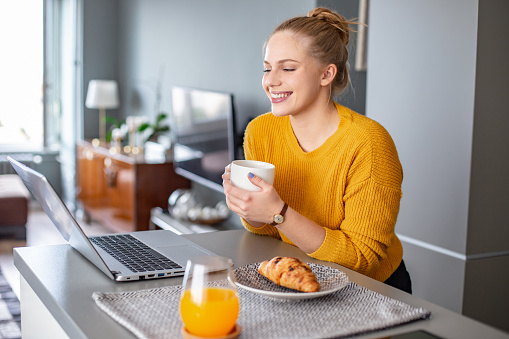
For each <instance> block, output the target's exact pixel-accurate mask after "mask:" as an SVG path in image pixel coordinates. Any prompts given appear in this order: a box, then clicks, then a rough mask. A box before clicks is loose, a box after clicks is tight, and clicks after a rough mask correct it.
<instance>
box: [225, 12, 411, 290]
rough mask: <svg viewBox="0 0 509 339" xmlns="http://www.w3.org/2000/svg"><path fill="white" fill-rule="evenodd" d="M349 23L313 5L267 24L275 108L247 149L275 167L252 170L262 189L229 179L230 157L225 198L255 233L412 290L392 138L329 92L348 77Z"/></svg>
mask: <svg viewBox="0 0 509 339" xmlns="http://www.w3.org/2000/svg"><path fill="white" fill-rule="evenodd" d="M351 24H353V23H352V22H350V21H347V20H345V18H344V17H342V16H341V15H339V14H337V13H335V12H332V11H330V10H328V9H325V8H317V9H314V10H312V11H311V12H310V13H309V14H308V15H307V16H305V17H296V18H292V19H289V20H287V21H285V22H283V23H282V24H281V25H279V26H278V27H277V28H276V29H275V30H274V31H273V32H272V34H271V36H270V37H269V39H268V41H267V42H266V44H265V46H264V52H265V53H264V60H263V63H264V67H265V69H264V75H263V81H262V85H263V88H264V90H265V92H266V93H267V96H268V98H269V100H270V101H271V103H272V112H270V113H266V114H263V115H260V116H258V117H257V118H256V119H254V120H253V121H252V122H251V123H250V124H249V125H248V127H247V128H246V131H245V139H244V152H245V156H246V159H251V160H260V161H265V162H270V163H272V164H274V165H275V166H276V175H275V180H274V185H273V186H272V185H270V184H268V183H267V182H265V181H263V180H262V179H261V178H259V177H256V176H254V175H252V174H249V177H250V180H251V182H252V183H253V184H255V185H257V186H259V187H260V188H261V191H260V192H249V191H245V190H242V189H239V188H236V187H233V186H232V185H231V184H230V180H229V178H230V170H229V166H228V167H227V168H226V170H225V173H224V174H223V179H224V183H223V187H224V192H225V194H226V202H227V204H228V207H229V208H230V209H231V210H232V211H233V212H235V213H237V214H238V215H239V216H240V217H241V220H242V223H243V225H244V227H245V228H246V229H247V230H249V231H251V232H253V233H256V234H260V235H268V236H272V237H275V238H278V239H281V240H282V241H284V242H287V243H289V244H293V245H295V246H298V247H299V248H300V249H302V250H303V251H304V252H306V253H307V254H308V255H309V256H311V257H313V258H316V259H319V260H325V261H331V262H335V263H338V264H340V265H343V266H345V267H348V268H351V269H353V270H355V271H357V272H360V273H363V274H365V275H367V276H369V277H372V278H374V279H376V280H379V281H383V282H386V283H388V284H390V285H392V286H395V287H398V288H400V289H403V290H405V291H407V292H409V293H411V282H410V277H409V275H408V273H407V271H406V269H405V266H404V263H403V261H402V257H403V248H402V246H401V243H400V241H399V239H398V238H397V236H396V234H395V233H394V225H395V223H396V218H397V216H398V211H399V204H400V199H401V195H402V192H401V182H402V180H403V171H402V168H401V164H400V162H399V159H398V154H397V151H396V147H395V145H394V143H393V141H392V139H391V137H390V135H389V134H388V133H387V131H386V130H385V129H384V128H383V127H382V126H381V125H380V124H378V123H377V122H375V121H373V120H371V119H369V118H367V117H365V116H363V115H360V114H358V113H356V112H353V111H352V110H350V109H348V108H346V107H344V106H341V105H339V104H337V103H336V102H334V101H333V100H332V96H333V95H335V94H338V93H341V92H342V91H343V90H344V89H345V88H346V86H347V85H348V83H349V77H348V65H347V61H348V51H347V45H348V40H349V34H350V32H351V28H350V27H349V26H350V25H351ZM281 217H283V218H281ZM281 220H282V221H281Z"/></svg>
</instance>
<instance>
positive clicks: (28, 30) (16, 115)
mask: <svg viewBox="0 0 509 339" xmlns="http://www.w3.org/2000/svg"><path fill="white" fill-rule="evenodd" d="M43 19H44V3H43V0H17V1H2V2H0V41H2V46H3V47H2V54H1V55H0V74H1V76H0V79H1V80H0V151H27V150H40V149H42V148H43V146H44V114H43V111H44V109H43V107H44V101H43V83H44V79H43V67H44V65H43V61H44V59H43V55H44V54H43V53H44V50H43V45H44V38H43V25H44V20H43Z"/></svg>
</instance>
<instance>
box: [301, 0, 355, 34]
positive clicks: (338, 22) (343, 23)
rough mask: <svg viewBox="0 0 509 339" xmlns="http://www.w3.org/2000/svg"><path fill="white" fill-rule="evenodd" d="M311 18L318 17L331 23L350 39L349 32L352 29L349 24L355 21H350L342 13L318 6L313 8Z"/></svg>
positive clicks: (310, 13)
mask: <svg viewBox="0 0 509 339" xmlns="http://www.w3.org/2000/svg"><path fill="white" fill-rule="evenodd" d="M307 16H308V17H310V18H317V19H319V20H322V21H324V22H326V23H328V24H329V25H331V26H333V27H334V28H336V29H338V30H340V31H341V32H343V33H345V34H346V38H347V39H348V35H349V33H350V32H351V31H352V29H351V28H350V27H349V24H351V23H353V22H351V21H348V20H346V19H345V17H343V16H342V15H340V14H338V13H336V12H333V11H331V10H330V9H328V8H324V7H317V8H315V9H313V10H311V11H310V12H309V13H308V15H307Z"/></svg>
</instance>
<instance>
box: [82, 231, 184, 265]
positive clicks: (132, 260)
mask: <svg viewBox="0 0 509 339" xmlns="http://www.w3.org/2000/svg"><path fill="white" fill-rule="evenodd" d="M90 241H92V242H93V243H94V244H96V245H97V246H99V247H100V248H102V249H103V250H105V251H106V252H107V253H108V254H110V255H111V256H113V257H114V258H115V259H117V260H118V261H120V262H121V263H122V264H123V265H124V266H126V267H128V268H129V269H130V270H131V271H133V272H147V271H161V270H167V269H178V268H182V266H180V265H179V264H177V263H176V262H174V261H172V260H170V259H168V258H167V257H165V256H164V255H162V254H160V253H158V252H156V251H155V250H153V249H152V248H150V247H149V246H147V245H145V244H144V243H143V242H142V241H140V240H138V239H136V238H135V237H133V236H132V235H130V234H119V235H106V236H101V237H92V238H90Z"/></svg>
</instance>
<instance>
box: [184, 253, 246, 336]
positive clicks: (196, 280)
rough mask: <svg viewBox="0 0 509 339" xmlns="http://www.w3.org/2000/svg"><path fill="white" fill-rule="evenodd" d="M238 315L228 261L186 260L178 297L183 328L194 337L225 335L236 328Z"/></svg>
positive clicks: (234, 287)
mask: <svg viewBox="0 0 509 339" xmlns="http://www.w3.org/2000/svg"><path fill="white" fill-rule="evenodd" d="M238 315H239V298H238V296H237V285H236V284H235V274H234V272H233V262H232V260H231V259H229V258H225V257H219V256H204V257H196V258H192V259H190V260H188V262H187V266H186V272H185V275H184V281H183V283H182V296H181V298H180V316H181V317H182V322H183V323H184V327H185V330H186V331H187V332H189V333H190V334H192V335H194V336H197V337H203V338H217V337H225V336H227V335H229V334H230V333H232V332H233V331H235V330H236V322H237V317H238Z"/></svg>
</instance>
